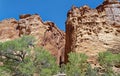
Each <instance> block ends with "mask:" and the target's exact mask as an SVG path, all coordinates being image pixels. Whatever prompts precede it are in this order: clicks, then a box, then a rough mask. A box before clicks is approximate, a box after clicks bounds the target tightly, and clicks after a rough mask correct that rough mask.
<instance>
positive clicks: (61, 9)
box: [0, 0, 103, 30]
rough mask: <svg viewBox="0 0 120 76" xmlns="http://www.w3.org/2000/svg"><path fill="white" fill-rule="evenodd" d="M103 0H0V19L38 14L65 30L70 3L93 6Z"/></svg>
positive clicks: (78, 5)
mask: <svg viewBox="0 0 120 76" xmlns="http://www.w3.org/2000/svg"><path fill="white" fill-rule="evenodd" d="M102 2H103V0H0V20H3V19H6V18H15V19H19V15H20V14H35V13H37V14H39V15H40V16H41V18H42V20H43V21H48V20H49V21H52V22H54V23H55V24H56V25H57V26H58V27H59V28H60V29H61V30H65V21H66V14H67V12H68V10H69V9H70V8H71V6H72V5H75V6H77V7H80V6H83V5H86V4H87V5H89V6H90V7H91V8H95V7H96V6H98V5H99V4H101V3H102Z"/></svg>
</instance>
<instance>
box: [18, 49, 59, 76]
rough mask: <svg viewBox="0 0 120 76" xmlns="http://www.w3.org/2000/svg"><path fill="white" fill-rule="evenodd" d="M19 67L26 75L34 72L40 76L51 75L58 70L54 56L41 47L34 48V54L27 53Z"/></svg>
mask: <svg viewBox="0 0 120 76" xmlns="http://www.w3.org/2000/svg"><path fill="white" fill-rule="evenodd" d="M19 67H20V71H21V72H22V74H24V75H28V76H30V75H33V74H34V73H37V74H39V75H40V76H52V75H54V74H57V73H58V71H59V67H58V65H57V64H56V59H55V57H53V56H52V55H51V54H50V53H49V52H48V51H46V50H45V49H43V48H35V49H34V54H31V55H28V56H27V57H26V59H25V61H24V62H23V63H21V64H20V66H19Z"/></svg>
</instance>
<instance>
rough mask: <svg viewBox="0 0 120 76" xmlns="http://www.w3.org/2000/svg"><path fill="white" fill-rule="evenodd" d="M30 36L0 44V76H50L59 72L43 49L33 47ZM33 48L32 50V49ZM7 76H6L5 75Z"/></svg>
mask: <svg viewBox="0 0 120 76" xmlns="http://www.w3.org/2000/svg"><path fill="white" fill-rule="evenodd" d="M34 41H35V39H34V38H33V37H32V36H23V37H22V38H19V39H16V40H12V41H7V42H4V43H0V55H1V57H0V62H3V64H4V65H3V66H0V68H1V67H2V68H1V69H0V72H1V75H2V74H3V73H6V74H8V75H10V76H33V74H34V73H37V74H39V75H40V76H52V75H54V74H56V73H57V72H58V71H59V67H58V66H57V64H56V59H55V58H54V57H53V56H52V55H51V54H50V53H49V52H48V51H46V50H45V49H43V48H37V47H36V46H35V45H34ZM32 47H34V48H32ZM6 76H7V75H6Z"/></svg>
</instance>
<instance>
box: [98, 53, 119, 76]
mask: <svg viewBox="0 0 120 76" xmlns="http://www.w3.org/2000/svg"><path fill="white" fill-rule="evenodd" d="M98 61H99V63H100V65H101V66H102V67H103V68H104V69H105V72H104V75H105V76H107V75H108V76H115V75H116V74H115V73H114V71H113V70H112V67H113V66H115V65H119V63H120V54H112V53H111V52H101V53H99V57H98Z"/></svg>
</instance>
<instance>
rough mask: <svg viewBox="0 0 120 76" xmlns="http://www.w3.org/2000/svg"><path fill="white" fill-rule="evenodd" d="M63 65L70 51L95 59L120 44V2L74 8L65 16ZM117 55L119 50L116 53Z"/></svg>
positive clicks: (109, 0) (110, 0)
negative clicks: (99, 54)
mask: <svg viewBox="0 0 120 76" xmlns="http://www.w3.org/2000/svg"><path fill="white" fill-rule="evenodd" d="M67 17H68V18H67V21H66V45H65V63H66V62H67V61H68V56H67V54H68V53H69V52H71V51H74V52H80V53H86V54H87V55H88V56H90V57H95V56H96V55H97V54H98V53H99V52H102V51H106V50H108V49H112V50H114V51H115V50H116V49H118V46H119V45H120V2H119V1H118V0H105V1H104V2H103V4H102V5H100V6H98V7H97V8H96V9H91V8H90V7H88V6H87V5H85V6H83V7H80V8H77V7H75V6H73V7H72V8H71V10H70V11H69V12H68V14H67ZM119 52H120V51H119Z"/></svg>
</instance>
